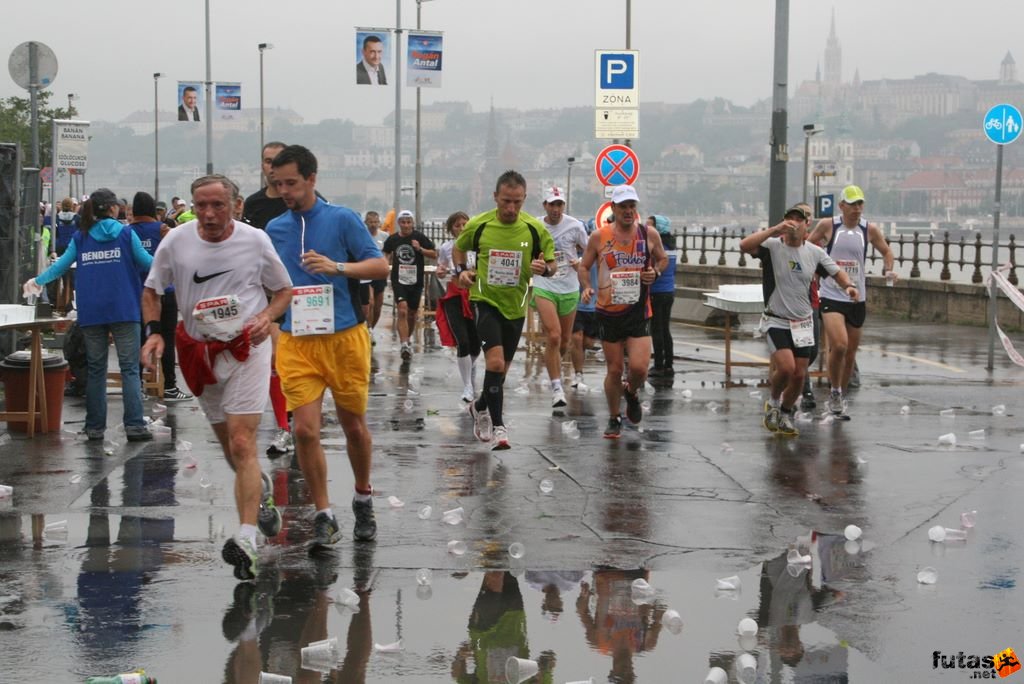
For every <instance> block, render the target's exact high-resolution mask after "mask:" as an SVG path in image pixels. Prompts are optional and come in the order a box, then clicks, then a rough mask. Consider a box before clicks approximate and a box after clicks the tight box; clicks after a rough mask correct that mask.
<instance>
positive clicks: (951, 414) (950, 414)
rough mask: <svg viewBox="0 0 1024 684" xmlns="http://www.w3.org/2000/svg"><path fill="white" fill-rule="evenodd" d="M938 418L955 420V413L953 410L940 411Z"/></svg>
mask: <svg viewBox="0 0 1024 684" xmlns="http://www.w3.org/2000/svg"><path fill="white" fill-rule="evenodd" d="M939 416H940V417H942V418H955V417H956V411H954V410H953V409H942V410H941V411H939Z"/></svg>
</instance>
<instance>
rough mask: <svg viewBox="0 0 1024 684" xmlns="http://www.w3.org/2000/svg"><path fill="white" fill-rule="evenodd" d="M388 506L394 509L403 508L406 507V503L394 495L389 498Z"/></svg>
mask: <svg viewBox="0 0 1024 684" xmlns="http://www.w3.org/2000/svg"><path fill="white" fill-rule="evenodd" d="M388 505H389V506H391V507H392V508H401V507H402V506H404V505H405V502H404V501H402V500H401V499H399V498H398V497H397V496H395V495H394V494H392V495H391V496H389V497H388Z"/></svg>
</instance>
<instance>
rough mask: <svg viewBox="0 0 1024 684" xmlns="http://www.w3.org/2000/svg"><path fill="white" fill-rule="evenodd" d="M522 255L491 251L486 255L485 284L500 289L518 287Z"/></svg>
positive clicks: (514, 252) (516, 252) (515, 252)
mask: <svg viewBox="0 0 1024 684" xmlns="http://www.w3.org/2000/svg"><path fill="white" fill-rule="evenodd" d="M522 265H523V253H522V252H518V251H508V250H501V249H492V250H490V251H489V252H488V253H487V284H488V285H498V286H502V287H515V286H517V285H519V276H520V274H521V272H522Z"/></svg>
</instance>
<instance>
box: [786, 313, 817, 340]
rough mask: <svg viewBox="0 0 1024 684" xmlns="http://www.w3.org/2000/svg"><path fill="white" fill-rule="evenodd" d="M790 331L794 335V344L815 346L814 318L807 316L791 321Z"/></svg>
mask: <svg viewBox="0 0 1024 684" xmlns="http://www.w3.org/2000/svg"><path fill="white" fill-rule="evenodd" d="M789 333H790V335H792V336H793V346H795V347H812V346H814V319H813V318H805V319H803V320H802V321H790V322H789Z"/></svg>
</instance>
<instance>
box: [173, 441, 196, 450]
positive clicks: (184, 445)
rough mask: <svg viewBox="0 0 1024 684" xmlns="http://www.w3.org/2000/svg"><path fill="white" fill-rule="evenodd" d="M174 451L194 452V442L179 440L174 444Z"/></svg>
mask: <svg viewBox="0 0 1024 684" xmlns="http://www.w3.org/2000/svg"><path fill="white" fill-rule="evenodd" d="M174 450H175V451H192V442H189V441H188V440H184V439H179V440H178V441H177V442H175V443H174Z"/></svg>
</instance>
